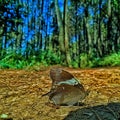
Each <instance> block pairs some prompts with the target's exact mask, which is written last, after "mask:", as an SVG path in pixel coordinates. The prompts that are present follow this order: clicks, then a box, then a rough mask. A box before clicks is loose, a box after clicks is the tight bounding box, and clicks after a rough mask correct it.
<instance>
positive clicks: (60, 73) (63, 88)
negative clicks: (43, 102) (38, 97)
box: [45, 68, 87, 105]
mask: <svg viewBox="0 0 120 120" xmlns="http://www.w3.org/2000/svg"><path fill="white" fill-rule="evenodd" d="M50 77H51V79H52V87H51V90H50V92H48V93H47V94H45V95H48V96H49V99H50V100H52V101H53V103H54V104H55V105H63V104H65V105H74V104H75V103H78V102H79V101H81V100H83V99H84V98H85V96H86V95H87V92H86V91H85V89H84V87H83V85H82V84H81V83H80V82H79V81H78V80H77V79H75V78H74V76H73V75H72V74H70V73H69V72H67V71H65V70H63V69H62V68H52V69H51V70H50Z"/></svg>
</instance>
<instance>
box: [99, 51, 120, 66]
mask: <svg viewBox="0 0 120 120" xmlns="http://www.w3.org/2000/svg"><path fill="white" fill-rule="evenodd" d="M97 66H120V52H119V53H112V54H111V55H108V56H106V57H104V58H102V59H100V60H99V61H98V64H97Z"/></svg>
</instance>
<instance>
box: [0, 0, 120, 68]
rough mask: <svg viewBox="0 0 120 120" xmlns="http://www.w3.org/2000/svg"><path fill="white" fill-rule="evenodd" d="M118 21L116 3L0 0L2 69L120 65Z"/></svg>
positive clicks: (103, 0)
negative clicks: (41, 66)
mask: <svg viewBox="0 0 120 120" xmlns="http://www.w3.org/2000/svg"><path fill="white" fill-rule="evenodd" d="M119 23H120V1H119V0H63V1H62V2H61V0H8V1H5V0H0V26H1V27H0V66H3V68H4V66H5V67H6V68H7V67H8V68H11V67H12V66H16V65H18V67H13V68H23V66H27V65H30V66H32V65H34V64H36V63H37V64H38V65H39V63H40V64H43V65H46V64H47V65H54V64H61V65H65V66H69V67H72V66H73V67H96V66H104V65H107V66H109V65H112V66H114V65H120V62H119V56H120V55H119V53H120V27H119ZM109 56H110V57H109ZM116 57H117V58H116ZM108 58H109V60H108V61H106V59H108ZM111 59H112V60H111ZM116 59H117V60H116ZM115 60H116V61H117V62H116V61H115ZM5 61H6V62H7V63H6V62H5ZM103 61H104V62H103ZM105 61H106V62H105ZM19 65H20V66H19Z"/></svg>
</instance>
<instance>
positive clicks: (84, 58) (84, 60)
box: [80, 53, 94, 68]
mask: <svg viewBox="0 0 120 120" xmlns="http://www.w3.org/2000/svg"><path fill="white" fill-rule="evenodd" d="M93 66H94V56H93V54H90V55H88V54H86V53H82V54H81V55H80V67H81V68H91V67H93Z"/></svg>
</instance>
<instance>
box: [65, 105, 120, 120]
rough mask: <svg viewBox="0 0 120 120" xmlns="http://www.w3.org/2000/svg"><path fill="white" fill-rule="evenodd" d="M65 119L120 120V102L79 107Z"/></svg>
mask: <svg viewBox="0 0 120 120" xmlns="http://www.w3.org/2000/svg"><path fill="white" fill-rule="evenodd" d="M63 120H120V103H109V104H107V105H98V106H93V107H86V108H82V109H77V110H75V111H71V112H70V113H69V114H68V115H67V116H66V117H65V118H64V119H63Z"/></svg>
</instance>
